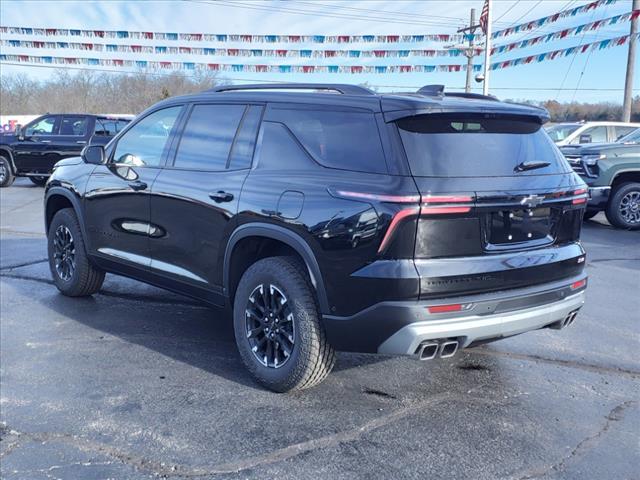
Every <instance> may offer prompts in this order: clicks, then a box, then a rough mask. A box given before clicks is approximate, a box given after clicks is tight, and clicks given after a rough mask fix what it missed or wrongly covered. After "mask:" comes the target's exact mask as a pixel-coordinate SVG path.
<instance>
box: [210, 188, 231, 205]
mask: <svg viewBox="0 0 640 480" xmlns="http://www.w3.org/2000/svg"><path fill="white" fill-rule="evenodd" d="M209 198H210V199H211V200H214V201H215V202H218V203H220V202H230V201H231V200H233V193H228V192H223V191H222V190H220V191H218V192H215V193H210V194H209Z"/></svg>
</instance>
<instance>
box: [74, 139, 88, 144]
mask: <svg viewBox="0 0 640 480" xmlns="http://www.w3.org/2000/svg"><path fill="white" fill-rule="evenodd" d="M76 143H79V144H80V145H86V144H87V141H86V140H78V141H77V142H76Z"/></svg>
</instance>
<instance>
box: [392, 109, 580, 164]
mask: <svg viewBox="0 0 640 480" xmlns="http://www.w3.org/2000/svg"><path fill="white" fill-rule="evenodd" d="M397 125H398V127H399V129H400V136H401V138H402V143H403V144H404V148H405V151H406V153H407V157H408V159H409V164H410V167H411V172H412V174H413V175H415V176H419V177H421V176H424V177H496V176H511V175H518V176H522V175H545V174H547V175H548V174H556V173H566V172H568V171H569V167H568V166H567V164H566V161H565V160H564V157H563V156H562V154H561V153H560V151H559V150H558V148H557V147H556V146H555V145H554V143H553V142H552V141H551V139H550V138H549V136H548V135H547V134H546V133H545V132H544V130H543V129H542V127H541V125H540V123H539V122H538V121H537V119H535V118H529V117H523V116H496V115H485V114H467V115H464V116H462V115H454V114H431V115H417V116H413V117H407V118H403V119H400V120H398V122H397ZM541 162H548V163H549V166H546V167H543V168H537V169H535V170H526V171H523V172H519V173H515V169H516V167H517V166H518V165H519V164H522V163H541Z"/></svg>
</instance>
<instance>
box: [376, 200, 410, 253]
mask: <svg viewBox="0 0 640 480" xmlns="http://www.w3.org/2000/svg"><path fill="white" fill-rule="evenodd" d="M418 213H420V208H419V207H412V208H406V209H404V210H400V211H399V212H398V213H396V214H395V215H394V216H393V219H392V220H391V223H390V224H389V228H387V233H385V234H384V238H383V239H382V242H381V243H380V247H379V248H378V253H381V252H384V250H385V249H386V248H387V246H388V245H389V242H391V237H392V236H393V232H394V231H395V230H396V228H397V226H398V223H400V222H401V221H402V220H404V219H405V218H407V217H410V216H412V215H418Z"/></svg>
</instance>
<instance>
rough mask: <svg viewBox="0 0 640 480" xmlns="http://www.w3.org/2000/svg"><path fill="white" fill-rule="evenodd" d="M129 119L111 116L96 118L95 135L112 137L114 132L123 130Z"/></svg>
mask: <svg viewBox="0 0 640 480" xmlns="http://www.w3.org/2000/svg"><path fill="white" fill-rule="evenodd" d="M128 123H129V120H115V119H111V118H96V127H95V132H94V133H95V134H96V135H107V136H110V137H113V136H114V135H115V134H117V133H119V132H120V131H121V130H124V127H126V126H127V124H128Z"/></svg>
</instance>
